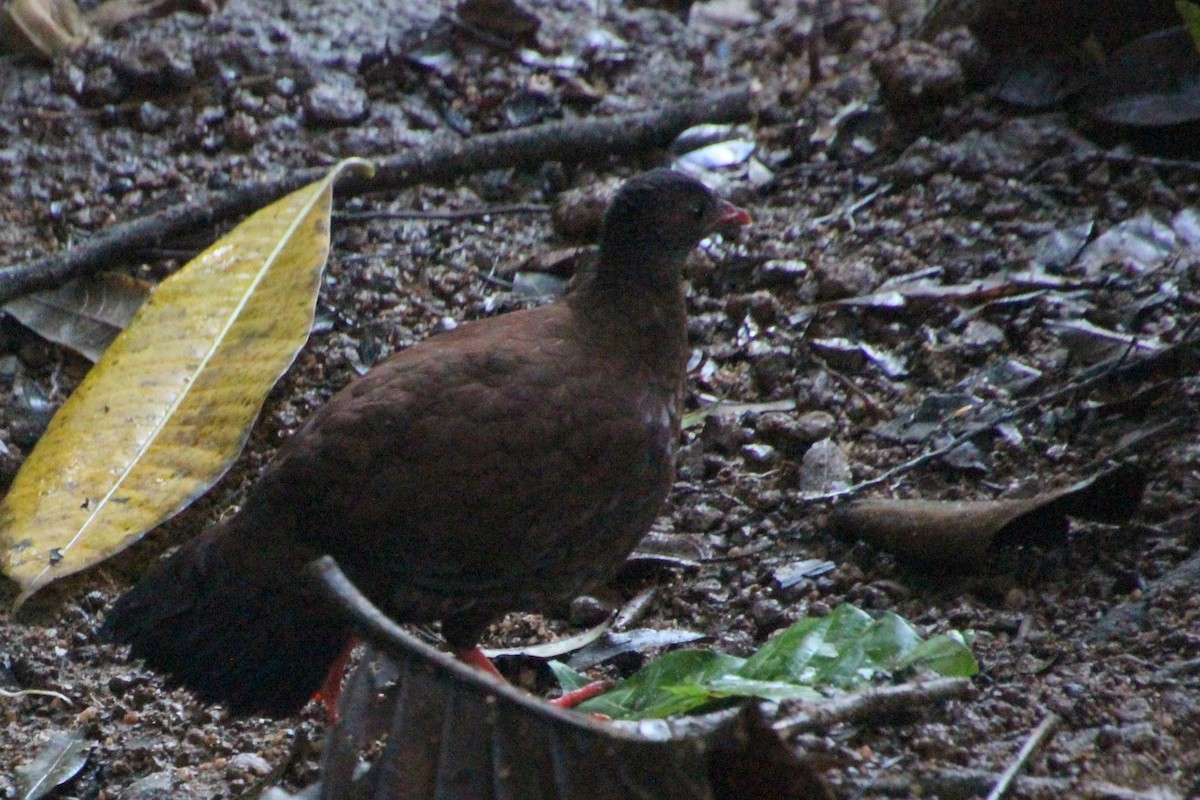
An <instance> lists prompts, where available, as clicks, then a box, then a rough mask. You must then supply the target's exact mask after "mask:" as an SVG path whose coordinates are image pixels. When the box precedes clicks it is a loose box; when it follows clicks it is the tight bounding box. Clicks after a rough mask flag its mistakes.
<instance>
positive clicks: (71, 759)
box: [17, 731, 88, 800]
mask: <svg viewBox="0 0 1200 800" xmlns="http://www.w3.org/2000/svg"><path fill="white" fill-rule="evenodd" d="M87 758H88V745H87V744H86V742H85V740H84V738H83V732H82V731H69V732H68V731H55V732H54V733H52V734H50V741H48V742H46V744H45V745H43V746H42V749H41V750H40V751H38V754H37V756H35V757H34V759H33V761H30V762H29V763H28V764H22V765H21V766H19V767H17V782H18V784H19V785H20V790H19V792H20V794H19V795H18V797H20V798H21V800H38V798H41V797H45V796H46V795H48V794H50V792H52V791H54V789H55V788H56V787H58V786H61V785H62V784H64V783H66V782H67V781H69V780H71V778H74V777H75V776H76V775H77V774H78V773H79V770H81V769H83V765H84V764H86V763H87Z"/></svg>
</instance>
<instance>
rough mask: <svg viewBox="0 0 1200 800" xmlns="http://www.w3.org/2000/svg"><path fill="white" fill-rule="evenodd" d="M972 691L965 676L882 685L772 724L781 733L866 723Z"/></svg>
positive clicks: (969, 682)
mask: <svg viewBox="0 0 1200 800" xmlns="http://www.w3.org/2000/svg"><path fill="white" fill-rule="evenodd" d="M970 692H971V681H970V680H968V679H967V678H936V679H934V680H931V681H923V682H918V683H902V684H900V685H899V686H883V687H880V688H878V689H868V690H867V691H865V692H858V693H857V694H848V695H846V696H844V697H836V698H834V699H833V700H830V701H829V702H827V703H821V704H820V705H816V706H813V707H811V708H808V709H805V710H804V711H801V712H800V713H799V714H794V715H792V716H790V717H785V718H784V719H781V720H777V721H776V722H775V723H774V724H773V725H772V727H773V728H774V729H775V730H776V731H778V732H779V734H780V735H782V736H789V735H792V734H796V733H803V732H806V731H811V730H815V729H817V728H828V727H829V726H831V725H835V724H837V723H839V722H866V721H869V720H878V719H881V718H886V717H890V716H893V715H894V714H896V713H898V712H901V711H909V710H911V709H913V708H918V707H925V706H928V705H929V704H931V703H941V702H944V701H946V700H957V699H960V698H963V697H966V696H967V695H968V694H970Z"/></svg>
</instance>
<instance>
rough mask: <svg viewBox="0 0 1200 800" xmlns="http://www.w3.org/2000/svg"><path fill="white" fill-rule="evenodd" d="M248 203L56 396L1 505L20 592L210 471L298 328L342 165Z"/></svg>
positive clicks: (69, 565)
mask: <svg viewBox="0 0 1200 800" xmlns="http://www.w3.org/2000/svg"><path fill="white" fill-rule="evenodd" d="M348 166H350V167H354V168H356V169H364V168H365V169H370V165H369V164H367V163H366V162H364V161H362V160H360V159H348V160H347V161H343V162H342V163H341V164H339V165H337V166H336V167H334V169H333V170H331V171H330V173H329V175H327V176H326V177H325V179H324V180H322V181H319V182H317V183H314V184H312V185H310V186H307V187H305V188H304V189H301V190H300V191H297V192H295V193H293V194H291V195H288V196H287V197H285V198H283V199H282V200H279V201H277V202H276V203H274V204H272V205H270V206H268V207H266V208H264V209H262V210H260V211H258V212H256V213H255V214H254V215H253V216H252V217H250V218H249V219H247V220H246V221H245V222H243V223H242V224H241V225H239V226H238V227H237V228H235V229H234V230H233V231H231V232H230V233H229V234H228V235H226V236H224V237H223V238H222V239H220V240H219V241H218V242H217V243H216V244H214V245H213V246H212V247H210V248H208V249H207V250H205V251H204V252H203V253H201V254H200V255H199V256H197V257H196V258H195V259H194V260H192V261H191V262H190V263H189V264H188V265H187V266H185V267H184V268H183V269H181V270H180V271H179V272H177V273H176V274H175V275H172V276H171V277H170V278H168V279H167V280H165V281H163V282H162V284H160V285H159V287H158V288H157V289H156V290H155V292H154V293H153V294H152V295H151V297H150V299H149V300H148V301H147V302H146V304H145V305H143V306H142V308H141V309H140V310H139V311H138V313H137V315H136V316H135V317H134V319H133V321H132V322H130V324H129V327H127V328H126V329H125V330H124V331H122V332H121V334H120V335H118V336H117V338H116V339H115V340H114V341H113V343H112V345H111V346H110V347H109V348H108V350H106V351H105V353H104V355H103V357H102V358H101V359H100V361H99V363H97V364H96V366H95V367H94V368H93V369H92V371H91V372H89V373H88V375H87V377H86V378H84V380H83V382H82V383H81V384H80V385H79V388H78V389H76V390H75V392H74V393H73V394H72V395H71V397H70V398H68V399H67V401H66V402H65V403H63V406H62V408H60V409H59V411H58V413H57V414H55V416H54V419H53V420H51V422H50V426H49V427H48V428H47V429H46V432H45V433H44V434H43V435H42V438H41V440H40V441H39V442H38V444H37V446H36V447H35V448H34V450H33V452H32V453H30V454H29V458H28V459H26V461H25V464H24V465H23V466H22V467H21V471H20V472H19V473H17V477H16V479H15V480H14V481H13V484H12V488H11V489H9V492H8V495H7V496H6V497H5V498H4V501H3V503H0V548H2V550H0V557H3V559H4V562H3V566H4V571H5V572H6V573H7V574H8V575H9V576H10V577H11V578H12V579H13V580H15V581H17V583H19V584H20V586H21V589H22V592H21V596H20V597H19V598H18V599H17V605H20V604H21V603H23V602H24V601H25V600H26V599H28V598H29V597H30V596H31V595H32V594H33V593H34V592H36V591H38V590H39V589H41V588H42V587H44V586H45V585H46V584H48V583H50V582H51V581H54V580H57V579H59V578H62V577H64V576H66V575H70V574H71V573H73V572H78V571H79V570H81V569H85V568H86V567H89V566H92V565H93V564H96V563H98V562H100V561H102V560H104V559H105V558H107V557H108V556H110V555H112V554H113V553H116V552H118V551H120V550H122V549H124V548H125V547H128V546H129V545H130V544H132V543H133V542H135V541H137V540H138V539H139V538H140V537H141V536H142V535H143V534H144V533H146V532H147V531H149V530H150V529H152V528H154V527H155V526H156V525H158V524H160V523H161V522H163V521H164V520H167V519H169V518H170V517H172V516H173V515H175V514H176V513H178V512H179V511H180V510H182V509H183V508H185V507H186V506H187V505H188V503H190V502H191V501H192V500H193V499H195V498H196V497H197V496H199V495H200V494H202V493H203V492H204V491H205V490H207V489H208V488H209V487H210V486H212V484H213V483H215V482H216V481H217V479H218V478H220V477H221V475H223V474H224V473H225V471H226V470H227V469H228V468H229V466H230V464H232V463H233V461H234V459H235V458H237V455H238V453H239V452H240V451H241V449H242V445H244V444H245V442H246V437H247V436H248V435H249V432H250V428H251V426H252V425H253V423H254V419H255V418H256V417H257V416H258V412H259V410H260V409H261V408H262V403H263V399H264V398H265V397H266V395H267V392H269V391H270V389H271V387H272V386H274V385H275V382H276V381H277V380H278V379H279V377H280V376H281V375H283V373H284V372H285V371H286V370H287V368H288V367H289V366H290V365H291V363H292V361H293V359H295V357H296V354H297V353H298V352H299V351H300V348H301V347H303V346H304V343H305V341H307V339H308V333H309V330H310V329H311V327H312V320H313V311H314V308H315V306H316V298H317V290H318V288H319V286H320V277H321V272H322V270H323V268H324V265H325V258H326V256H327V255H328V252H329V213H330V206H331V204H332V191H333V183H334V181H335V180H336V178H337V176H338V175H339V174H340V173H341V172H342V170H343V169H345V168H346V167H348Z"/></svg>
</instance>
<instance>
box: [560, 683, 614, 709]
mask: <svg viewBox="0 0 1200 800" xmlns="http://www.w3.org/2000/svg"><path fill="white" fill-rule="evenodd" d="M611 688H612V681H592V682H591V683H589V684H587V685H585V686H580V687H579V688H578V689H572V690H571V691H569V692H564V693H563V696H562V697H556V698H555V699H553V700H551V701H550V705H552V706H558V707H559V708H574V707H575V706H577V705H579V704H580V703H582V702H583V701H584V700H591V699H592V698H593V697H599V696H600V695H602V694H604V693H605V692H607V691H608V690H609V689H611Z"/></svg>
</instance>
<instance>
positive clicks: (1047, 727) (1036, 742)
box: [987, 712, 1058, 800]
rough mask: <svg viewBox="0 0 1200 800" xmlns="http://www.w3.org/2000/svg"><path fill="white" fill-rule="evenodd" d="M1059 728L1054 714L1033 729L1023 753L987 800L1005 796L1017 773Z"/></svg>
mask: <svg viewBox="0 0 1200 800" xmlns="http://www.w3.org/2000/svg"><path fill="white" fill-rule="evenodd" d="M1057 727H1058V715H1057V714H1055V713H1053V712H1051V713H1050V714H1048V715H1046V718H1045V719H1044V720H1042V722H1041V724H1039V725H1038V726H1037V727H1036V728H1034V729H1033V733H1031V734H1029V738H1028V739H1026V740H1025V744H1024V745H1022V746H1021V752H1019V753H1017V757H1016V758H1015V759H1014V760H1013V762H1012V763H1011V764H1009V765H1008V769H1006V770H1004V774H1002V775H1001V776H1000V780H998V781H996V785H995V786H993V787H992V791H991V792H989V793H988V796H987V800H1000V798H1001V797H1003V796H1004V793H1005V792H1007V791H1008V787H1009V786H1010V785H1011V784H1012V782H1013V779H1015V778H1016V777H1017V773H1018V772H1020V771H1021V768H1022V767H1024V766H1025V762H1026V761H1028V760H1029V757H1030V756H1031V755H1033V751H1034V750H1037V749H1038V748H1039V747H1041V746H1042V743H1043V742H1045V741H1046V738H1047V737H1049V736H1050V735H1051V734H1053V733H1054V729H1055V728H1057Z"/></svg>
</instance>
